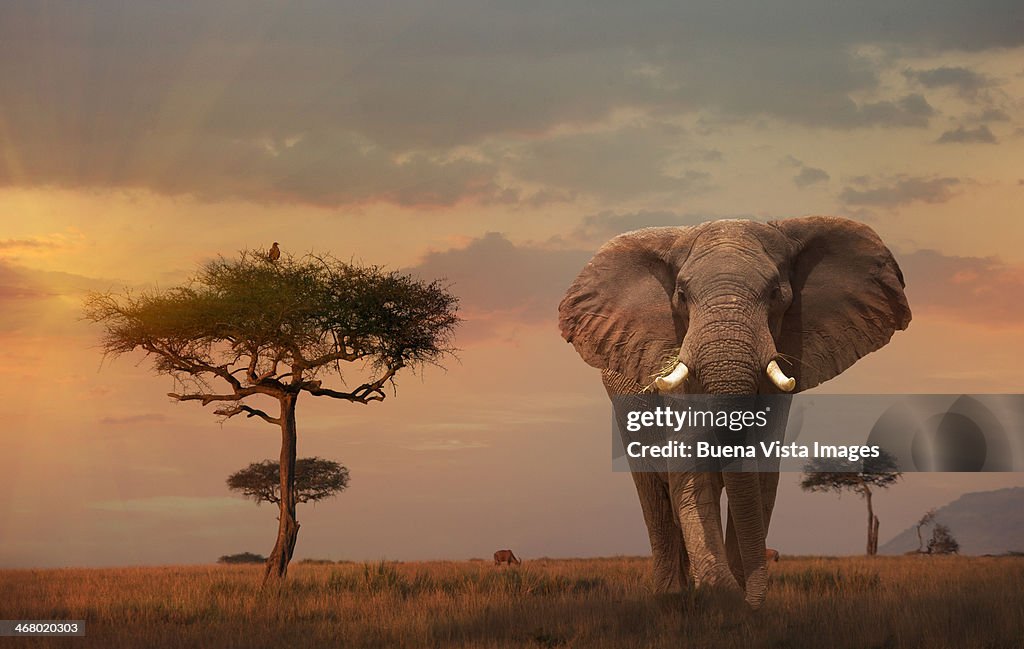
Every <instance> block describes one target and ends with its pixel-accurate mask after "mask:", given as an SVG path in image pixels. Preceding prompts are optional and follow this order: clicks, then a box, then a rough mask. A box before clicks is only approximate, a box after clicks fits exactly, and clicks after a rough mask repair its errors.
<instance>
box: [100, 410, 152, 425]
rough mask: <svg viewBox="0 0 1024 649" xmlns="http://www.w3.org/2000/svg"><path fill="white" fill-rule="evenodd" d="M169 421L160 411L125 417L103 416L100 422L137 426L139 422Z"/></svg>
mask: <svg viewBox="0 0 1024 649" xmlns="http://www.w3.org/2000/svg"><path fill="white" fill-rule="evenodd" d="M164 421H167V415H162V414H160V413H155V412H154V413H145V414H139V415H125V416H123V417H103V418H102V419H100V423H101V424H103V425H104V426H135V425H137V424H149V423H158V422H164Z"/></svg>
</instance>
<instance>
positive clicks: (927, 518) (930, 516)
mask: <svg viewBox="0 0 1024 649" xmlns="http://www.w3.org/2000/svg"><path fill="white" fill-rule="evenodd" d="M933 522H935V510H934V509H929V510H928V511H926V512H925V513H924V516H922V517H921V520H919V521H917V551H918V552H924V538H923V537H922V536H921V528H922V527H927V526H928V525H931V524H932V523H933Z"/></svg>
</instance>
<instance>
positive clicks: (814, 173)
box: [780, 155, 831, 189]
mask: <svg viewBox="0 0 1024 649" xmlns="http://www.w3.org/2000/svg"><path fill="white" fill-rule="evenodd" d="M780 164H782V165H783V166H786V167H796V168H797V169H799V170H800V171H799V172H798V173H797V175H795V176H793V183H794V184H795V185H796V186H797V187H799V188H800V189H803V188H805V187H810V186H811V185H815V184H817V183H824V182H828V181H829V179H830V178H831V176H829V175H828V172H827V171H825V170H824V169H819V168H817V167H808V166H807V165H805V164H804V163H803V161H802V160H800V159H798V158H795V157H793V156H791V155H788V156H786V157H785V158H783V159H782V162H781V163H780Z"/></svg>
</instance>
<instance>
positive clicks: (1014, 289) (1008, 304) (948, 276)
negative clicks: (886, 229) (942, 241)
mask: <svg viewBox="0 0 1024 649" xmlns="http://www.w3.org/2000/svg"><path fill="white" fill-rule="evenodd" d="M898 259H899V263H900V267H901V268H902V269H903V276H904V278H905V279H906V282H907V299H908V301H909V302H910V305H911V308H912V309H914V310H918V309H921V310H930V311H934V312H938V313H941V314H942V315H944V316H946V317H950V318H955V319H957V320H962V321H965V322H972V323H975V324H982V325H987V326H1000V327H1020V326H1021V323H1022V322H1024V302H1021V301H1020V300H1018V299H1015V297H1016V296H1019V295H1024V266H1021V265H1019V264H1017V265H1014V264H1009V263H1006V262H1004V261H1001V260H999V259H996V258H993V257H958V256H951V255H945V254H943V253H940V252H937V251H935V250H918V251H916V252H912V253H908V254H900V255H898Z"/></svg>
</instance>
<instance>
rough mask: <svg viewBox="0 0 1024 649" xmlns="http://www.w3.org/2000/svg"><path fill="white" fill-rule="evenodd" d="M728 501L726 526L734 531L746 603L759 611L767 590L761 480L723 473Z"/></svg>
mask: <svg viewBox="0 0 1024 649" xmlns="http://www.w3.org/2000/svg"><path fill="white" fill-rule="evenodd" d="M722 479H723V482H724V483H725V492H726V494H727V495H728V497H729V524H730V525H732V526H733V527H734V529H735V530H736V539H737V546H738V548H737V549H738V550H739V558H740V564H741V565H742V569H743V577H744V582H745V583H744V590H745V591H746V601H747V604H748V605H750V607H751V608H753V609H757V608H760V606H761V604H762V603H764V597H765V593H766V592H767V590H768V567H767V565H766V562H765V537H766V536H767V532H768V530H767V529H766V525H765V520H764V505H763V503H762V502H761V480H760V478H759V476H758V474H756V473H735V472H726V473H725V474H723V476H722Z"/></svg>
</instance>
